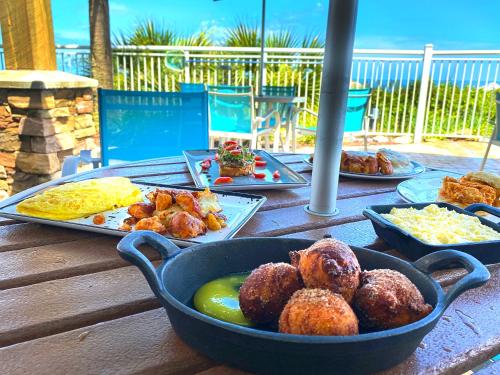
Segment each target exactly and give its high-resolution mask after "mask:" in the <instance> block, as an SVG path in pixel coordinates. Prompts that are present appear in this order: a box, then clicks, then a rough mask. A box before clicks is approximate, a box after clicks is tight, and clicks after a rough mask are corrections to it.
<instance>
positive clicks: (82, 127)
mask: <svg viewBox="0 0 500 375" xmlns="http://www.w3.org/2000/svg"><path fill="white" fill-rule="evenodd" d="M52 73H53V72H52ZM57 73H61V72H57ZM64 74H65V73H64ZM74 77H78V76H72V77H69V78H70V79H66V80H64V79H63V80H62V82H61V79H62V78H68V77H58V79H59V81H58V82H56V83H57V84H54V82H49V84H45V85H42V86H49V87H43V88H38V87H36V86H37V85H36V84H35V85H32V86H35V87H34V88H24V87H22V88H17V87H8V88H2V87H1V85H2V82H1V77H0V190H2V191H3V192H4V193H2V192H0V199H1V198H2V197H1V195H5V192H7V193H9V194H10V193H17V192H19V191H22V190H25V189H27V188H29V187H32V186H35V185H38V184H40V183H43V182H46V181H48V180H51V179H53V178H57V177H59V176H60V170H61V166H62V162H63V159H64V157H65V156H67V155H76V154H78V153H79V152H80V150H82V149H93V148H95V147H96V144H95V142H94V138H95V136H96V132H97V131H96V126H95V124H94V120H93V117H92V112H93V108H94V103H93V101H94V95H93V90H92V88H91V87H81V86H82V84H81V83H80V84H78V85H75V86H77V87H75V88H72V87H68V86H71V83H72V82H73V81H74V80H75V78H74ZM81 78H82V79H84V80H88V78H84V77H81ZM89 81H93V80H89ZM50 83H52V86H55V87H53V88H52V87H50V86H51V85H50ZM8 86H13V84H12V82H10V83H9V84H8ZM20 86H22V85H20ZM58 86H61V87H58ZM89 86H90V85H89Z"/></svg>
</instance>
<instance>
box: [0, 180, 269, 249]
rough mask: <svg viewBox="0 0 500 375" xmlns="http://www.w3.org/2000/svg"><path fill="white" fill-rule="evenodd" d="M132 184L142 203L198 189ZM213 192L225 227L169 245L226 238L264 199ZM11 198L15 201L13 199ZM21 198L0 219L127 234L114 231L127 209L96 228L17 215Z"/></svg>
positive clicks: (88, 222)
mask: <svg viewBox="0 0 500 375" xmlns="http://www.w3.org/2000/svg"><path fill="white" fill-rule="evenodd" d="M134 185H136V186H138V187H139V188H140V189H141V191H142V192H143V194H144V199H145V201H146V194H147V193H149V192H150V191H154V190H155V189H156V188H161V189H178V190H189V191H198V190H202V189H197V188H190V187H184V186H176V185H161V184H147V183H137V182H134ZM40 191H41V190H40ZM40 191H38V192H40ZM38 192H37V193H38ZM213 192H214V193H216V194H217V196H218V198H219V203H220V205H221V207H222V214H224V215H225V216H226V217H227V226H226V227H225V228H222V229H221V230H220V231H216V232H214V231H210V230H209V231H207V233H206V234H205V235H203V236H198V237H196V238H192V239H188V240H182V239H178V238H173V237H170V236H168V235H167V236H165V237H167V238H169V239H171V240H172V241H173V242H175V243H176V244H178V245H180V246H190V245H194V244H198V243H207V242H214V241H221V240H227V239H230V238H232V237H233V236H234V235H235V234H236V233H237V232H238V231H239V230H240V229H241V227H243V225H245V223H246V222H247V221H248V220H250V218H251V217H252V216H253V215H254V214H255V212H257V210H258V209H259V208H260V207H261V206H262V205H263V204H264V202H265V201H266V198H265V197H263V196H260V195H250V194H245V193H233V192H223V191H216V190H214V191H213ZM11 198H15V196H14V197H11ZM25 198H26V197H24V196H21V197H20V198H19V199H18V200H16V199H14V200H12V199H9V203H8V204H7V205H3V206H2V205H1V203H0V216H3V217H6V218H10V219H15V220H20V221H30V222H35V223H41V224H48V225H55V226H59V227H64V228H71V229H79V230H84V231H88V232H97V233H104V234H111V235H114V236H122V237H123V236H126V235H127V234H128V233H129V232H127V231H124V230H120V229H118V228H119V227H120V226H121V225H122V223H123V220H124V219H125V218H127V217H129V216H130V215H129V214H128V213H127V210H128V207H121V208H118V209H116V210H110V211H105V212H103V214H104V216H105V218H106V221H105V222H104V224H102V225H96V224H94V223H93V222H92V219H93V217H94V215H90V216H88V217H85V218H80V219H73V220H50V219H41V218H37V217H33V216H28V215H23V214H20V213H18V212H17V211H16V205H17V203H19V202H20V201H21V200H23V199H25Z"/></svg>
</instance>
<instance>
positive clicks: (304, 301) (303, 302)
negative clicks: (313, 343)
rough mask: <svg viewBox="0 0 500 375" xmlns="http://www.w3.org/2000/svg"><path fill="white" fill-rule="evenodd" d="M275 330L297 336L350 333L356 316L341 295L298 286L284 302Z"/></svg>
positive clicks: (352, 330)
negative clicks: (277, 328)
mask: <svg viewBox="0 0 500 375" xmlns="http://www.w3.org/2000/svg"><path fill="white" fill-rule="evenodd" d="M279 331H280V332H281V333H291V334H297V335H317V336H352V335H357V334H358V332H359V331H358V319H357V318H356V315H355V314H354V312H353V311H352V309H351V307H350V306H349V304H348V303H347V302H346V301H345V300H344V298H342V296H341V295H339V294H335V293H332V292H331V291H329V290H325V289H301V290H299V291H297V292H295V293H294V294H293V296H292V298H290V300H289V301H288V303H287V304H286V306H285V308H284V309H283V312H282V313H281V316H280V319H279Z"/></svg>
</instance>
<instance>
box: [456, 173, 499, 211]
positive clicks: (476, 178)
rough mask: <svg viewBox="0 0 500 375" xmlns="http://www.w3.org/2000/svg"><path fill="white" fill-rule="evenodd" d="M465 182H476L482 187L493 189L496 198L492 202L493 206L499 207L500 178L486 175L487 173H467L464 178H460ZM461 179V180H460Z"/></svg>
mask: <svg viewBox="0 0 500 375" xmlns="http://www.w3.org/2000/svg"><path fill="white" fill-rule="evenodd" d="M462 179H463V180H465V181H471V182H477V183H480V184H483V185H487V186H491V187H492V188H493V189H495V192H496V198H495V200H494V202H493V206H495V207H500V176H499V175H496V174H493V173H488V172H469V173H467V175H466V176H465V177H462ZM462 179H461V180H462Z"/></svg>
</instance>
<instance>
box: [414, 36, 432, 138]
mask: <svg viewBox="0 0 500 375" xmlns="http://www.w3.org/2000/svg"><path fill="white" fill-rule="evenodd" d="M432 48H433V46H432V44H426V45H425V48H424V58H423V63H422V75H421V78H420V92H419V94H418V103H417V119H416V121H415V134H414V135H413V143H420V142H422V135H423V133H424V122H425V108H426V107H427V93H428V92H429V78H430V73H431V65H432Z"/></svg>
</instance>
